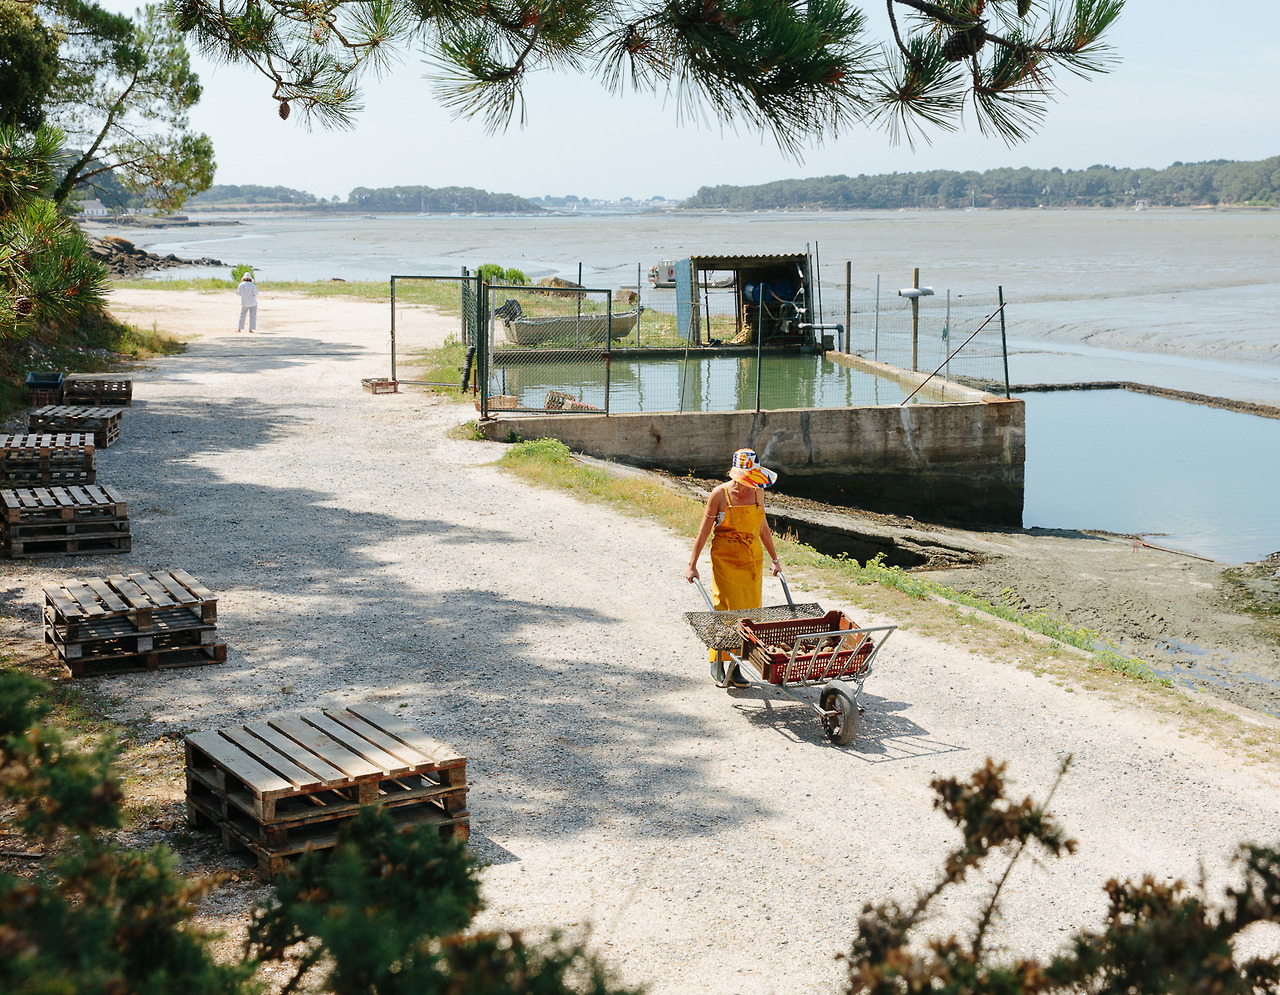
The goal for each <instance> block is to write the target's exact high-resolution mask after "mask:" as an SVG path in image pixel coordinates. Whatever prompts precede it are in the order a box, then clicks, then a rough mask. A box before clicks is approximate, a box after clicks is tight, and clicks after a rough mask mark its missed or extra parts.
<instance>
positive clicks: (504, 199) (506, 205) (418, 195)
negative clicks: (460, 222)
mask: <svg viewBox="0 0 1280 995" xmlns="http://www.w3.org/2000/svg"><path fill="white" fill-rule="evenodd" d="M343 207H344V208H345V209H347V210H353V211H378V212H384V211H385V212H388V213H391V212H396V213H403V212H414V213H419V212H426V213H429V214H464V213H465V214H472V213H475V212H480V213H482V214H511V213H513V212H519V213H522V214H523V213H529V214H537V213H538V212H540V211H541V210H542V208H540V207H538V206H537V205H536V204H534V203H533V202H532V201H528V200H525V199H524V198H523V197H517V196H515V195H514V194H509V193H489V191H487V190H477V189H476V188H475V187H435V188H433V187H417V186H409V187H375V188H372V189H371V188H369V187H356V188H355V189H354V190H352V191H351V193H350V194H349V195H348V196H347V202H346V204H344V205H343Z"/></svg>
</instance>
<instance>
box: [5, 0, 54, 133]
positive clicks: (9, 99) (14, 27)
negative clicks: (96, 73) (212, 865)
mask: <svg viewBox="0 0 1280 995" xmlns="http://www.w3.org/2000/svg"><path fill="white" fill-rule="evenodd" d="M0 52H3V53H4V57H3V58H0V124H7V125H10V126H17V127H20V128H22V129H23V130H25V131H35V130H36V129H37V128H38V127H40V125H42V124H43V123H44V105H45V100H46V99H47V97H48V95H49V93H50V91H51V90H52V89H53V86H54V81H55V79H56V78H57V73H58V41H57V39H56V38H54V36H53V35H52V33H50V31H49V29H48V28H47V27H45V25H44V24H43V23H42V22H41V21H40V19H39V18H38V17H36V16H35V14H33V13H32V12H31V8H30V7H29V6H28V5H27V4H25V3H19V2H17V0H0Z"/></svg>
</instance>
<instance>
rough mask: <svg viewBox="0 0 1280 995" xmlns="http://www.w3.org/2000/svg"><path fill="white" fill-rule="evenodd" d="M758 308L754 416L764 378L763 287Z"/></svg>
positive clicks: (757, 412) (757, 409) (757, 411)
mask: <svg viewBox="0 0 1280 995" xmlns="http://www.w3.org/2000/svg"><path fill="white" fill-rule="evenodd" d="M759 295H760V306H759V307H757V308H756V414H759V413H760V379H761V377H763V376H764V286H763V281H762V283H761V286H760V290H759Z"/></svg>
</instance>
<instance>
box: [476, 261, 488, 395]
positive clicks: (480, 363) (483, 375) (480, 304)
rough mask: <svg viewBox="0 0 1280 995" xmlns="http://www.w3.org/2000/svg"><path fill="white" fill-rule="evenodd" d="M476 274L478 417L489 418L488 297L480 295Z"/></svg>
mask: <svg viewBox="0 0 1280 995" xmlns="http://www.w3.org/2000/svg"><path fill="white" fill-rule="evenodd" d="M482 289H483V288H482V286H481V283H480V274H478V273H477V274H476V343H475V346H476V382H477V383H478V384H479V385H480V392H479V393H480V417H481V418H488V417H489V295H488V294H487V293H481V291H482Z"/></svg>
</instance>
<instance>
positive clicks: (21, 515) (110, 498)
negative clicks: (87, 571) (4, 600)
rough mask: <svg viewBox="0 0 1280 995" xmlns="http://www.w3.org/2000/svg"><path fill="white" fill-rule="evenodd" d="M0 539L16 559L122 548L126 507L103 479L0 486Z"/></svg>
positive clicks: (128, 541)
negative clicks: (80, 483) (63, 484)
mask: <svg viewBox="0 0 1280 995" xmlns="http://www.w3.org/2000/svg"><path fill="white" fill-rule="evenodd" d="M0 539H2V540H3V545H4V553H5V555H6V556H10V557H13V558H15V559H18V558H26V557H33V556H75V555H80V556H84V555H87V554H90V553H127V552H129V549H130V544H131V537H130V535H129V509H128V505H126V504H125V501H124V498H122V497H121V496H120V493H119V492H118V491H117V490H116V489H115V488H114V487H108V486H107V485H105V484H102V485H98V484H86V485H85V486H83V487H18V488H14V489H12V490H0Z"/></svg>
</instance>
